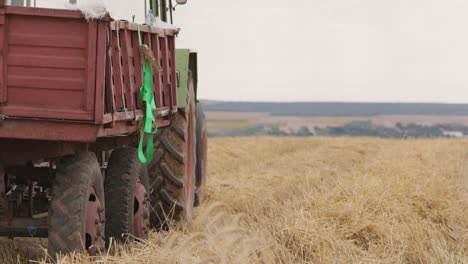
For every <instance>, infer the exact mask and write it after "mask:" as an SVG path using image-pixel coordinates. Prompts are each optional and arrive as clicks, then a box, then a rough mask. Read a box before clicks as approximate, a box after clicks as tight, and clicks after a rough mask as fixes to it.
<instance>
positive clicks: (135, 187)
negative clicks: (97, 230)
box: [104, 148, 150, 242]
mask: <svg viewBox="0 0 468 264" xmlns="http://www.w3.org/2000/svg"><path fill="white" fill-rule="evenodd" d="M104 186H105V197H106V206H107V208H106V219H107V223H106V237H107V238H111V237H113V238H115V239H116V240H117V241H121V242H126V241H133V240H134V239H135V238H136V239H148V231H149V228H150V226H149V214H150V211H149V210H150V209H149V203H148V202H149V197H148V194H147V190H148V170H147V169H146V166H145V165H143V164H142V163H141V162H140V160H139V159H138V154H137V149H135V148H120V149H116V150H114V151H113V152H112V155H111V157H110V159H109V165H108V167H107V170H106V180H105V184H104Z"/></svg>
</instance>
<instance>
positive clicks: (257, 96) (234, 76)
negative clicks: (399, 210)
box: [176, 0, 468, 103]
mask: <svg viewBox="0 0 468 264" xmlns="http://www.w3.org/2000/svg"><path fill="white" fill-rule="evenodd" d="M467 14H468V1H464V0H297V1H285V0H282V1H281V0H237V1H221V0H189V1H188V4H187V5H186V6H183V7H180V8H179V9H178V10H177V12H176V23H177V24H179V25H180V26H182V28H183V30H182V32H181V34H180V38H179V44H180V45H179V46H184V47H198V51H199V53H200V55H199V56H200V87H201V96H202V97H203V98H209V99H222V100H262V101H405V102H407V101H410V102H413V101H414V102H416V101H424V102H462V103H468V33H467V32H468V15H467Z"/></svg>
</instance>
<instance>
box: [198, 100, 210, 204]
mask: <svg viewBox="0 0 468 264" xmlns="http://www.w3.org/2000/svg"><path fill="white" fill-rule="evenodd" d="M196 118H197V165H196V172H195V173H196V191H195V206H199V205H200V204H201V203H203V201H204V199H205V190H206V170H207V166H206V165H207V162H208V160H207V156H208V155H207V151H208V132H207V127H206V117H205V110H204V108H203V104H201V103H198V104H197V114H196Z"/></svg>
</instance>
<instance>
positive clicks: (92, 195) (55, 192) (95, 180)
mask: <svg viewBox="0 0 468 264" xmlns="http://www.w3.org/2000/svg"><path fill="white" fill-rule="evenodd" d="M90 208H91V209H92V210H93V212H92V214H90V213H88V211H89V210H90ZM103 208H104V186H103V179H102V175H101V170H100V167H99V164H98V162H97V159H96V156H95V155H94V154H93V153H79V154H76V155H74V156H68V157H64V158H62V159H61V160H60V161H59V162H58V164H57V172H56V175H55V177H54V179H53V181H52V198H51V205H50V208H49V219H50V226H49V240H48V255H49V256H50V257H51V258H52V259H55V258H56V255H57V254H58V253H61V254H66V253H69V252H74V251H75V252H83V251H87V252H88V253H89V254H90V255H95V254H97V253H98V252H100V251H102V250H103V249H104V240H103V239H104V225H105V215H104V210H103ZM90 222H92V223H93V224H92V225H90V224H89V223H90ZM90 228H91V229H92V230H91V231H90V230H89V229H90Z"/></svg>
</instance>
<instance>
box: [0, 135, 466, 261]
mask: <svg viewBox="0 0 468 264" xmlns="http://www.w3.org/2000/svg"><path fill="white" fill-rule="evenodd" d="M208 171H209V183H208V198H207V201H206V203H205V204H204V205H202V206H201V207H200V208H198V209H196V211H195V219H194V221H193V222H192V223H190V224H187V225H178V226H174V227H173V228H171V230H170V231H168V232H164V233H152V234H151V239H150V241H148V242H144V243H140V244H137V245H134V246H132V247H130V246H113V247H112V248H111V249H110V250H109V252H107V253H105V254H103V255H102V256H100V257H98V258H95V259H89V258H88V257H86V256H82V255H75V256H68V257H66V258H63V259H62V260H61V262H60V263H94V262H95V261H97V262H98V263H141V264H142V263H468V141H466V140H414V141H413V140H409V141H397V140H379V139H367V138H353V139H349V138H334V139H332V138H302V139H298V138H272V137H262V138H220V139H213V140H210V142H209V168H208ZM37 243H39V244H37ZM44 244H45V243H44V241H36V240H34V239H16V240H14V241H10V240H7V239H2V240H0V262H1V263H17V262H20V263H22V262H25V261H27V259H34V258H35V259H37V256H38V254H39V255H40V254H41V253H43V251H44V249H43V248H42V246H43V245H44Z"/></svg>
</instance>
